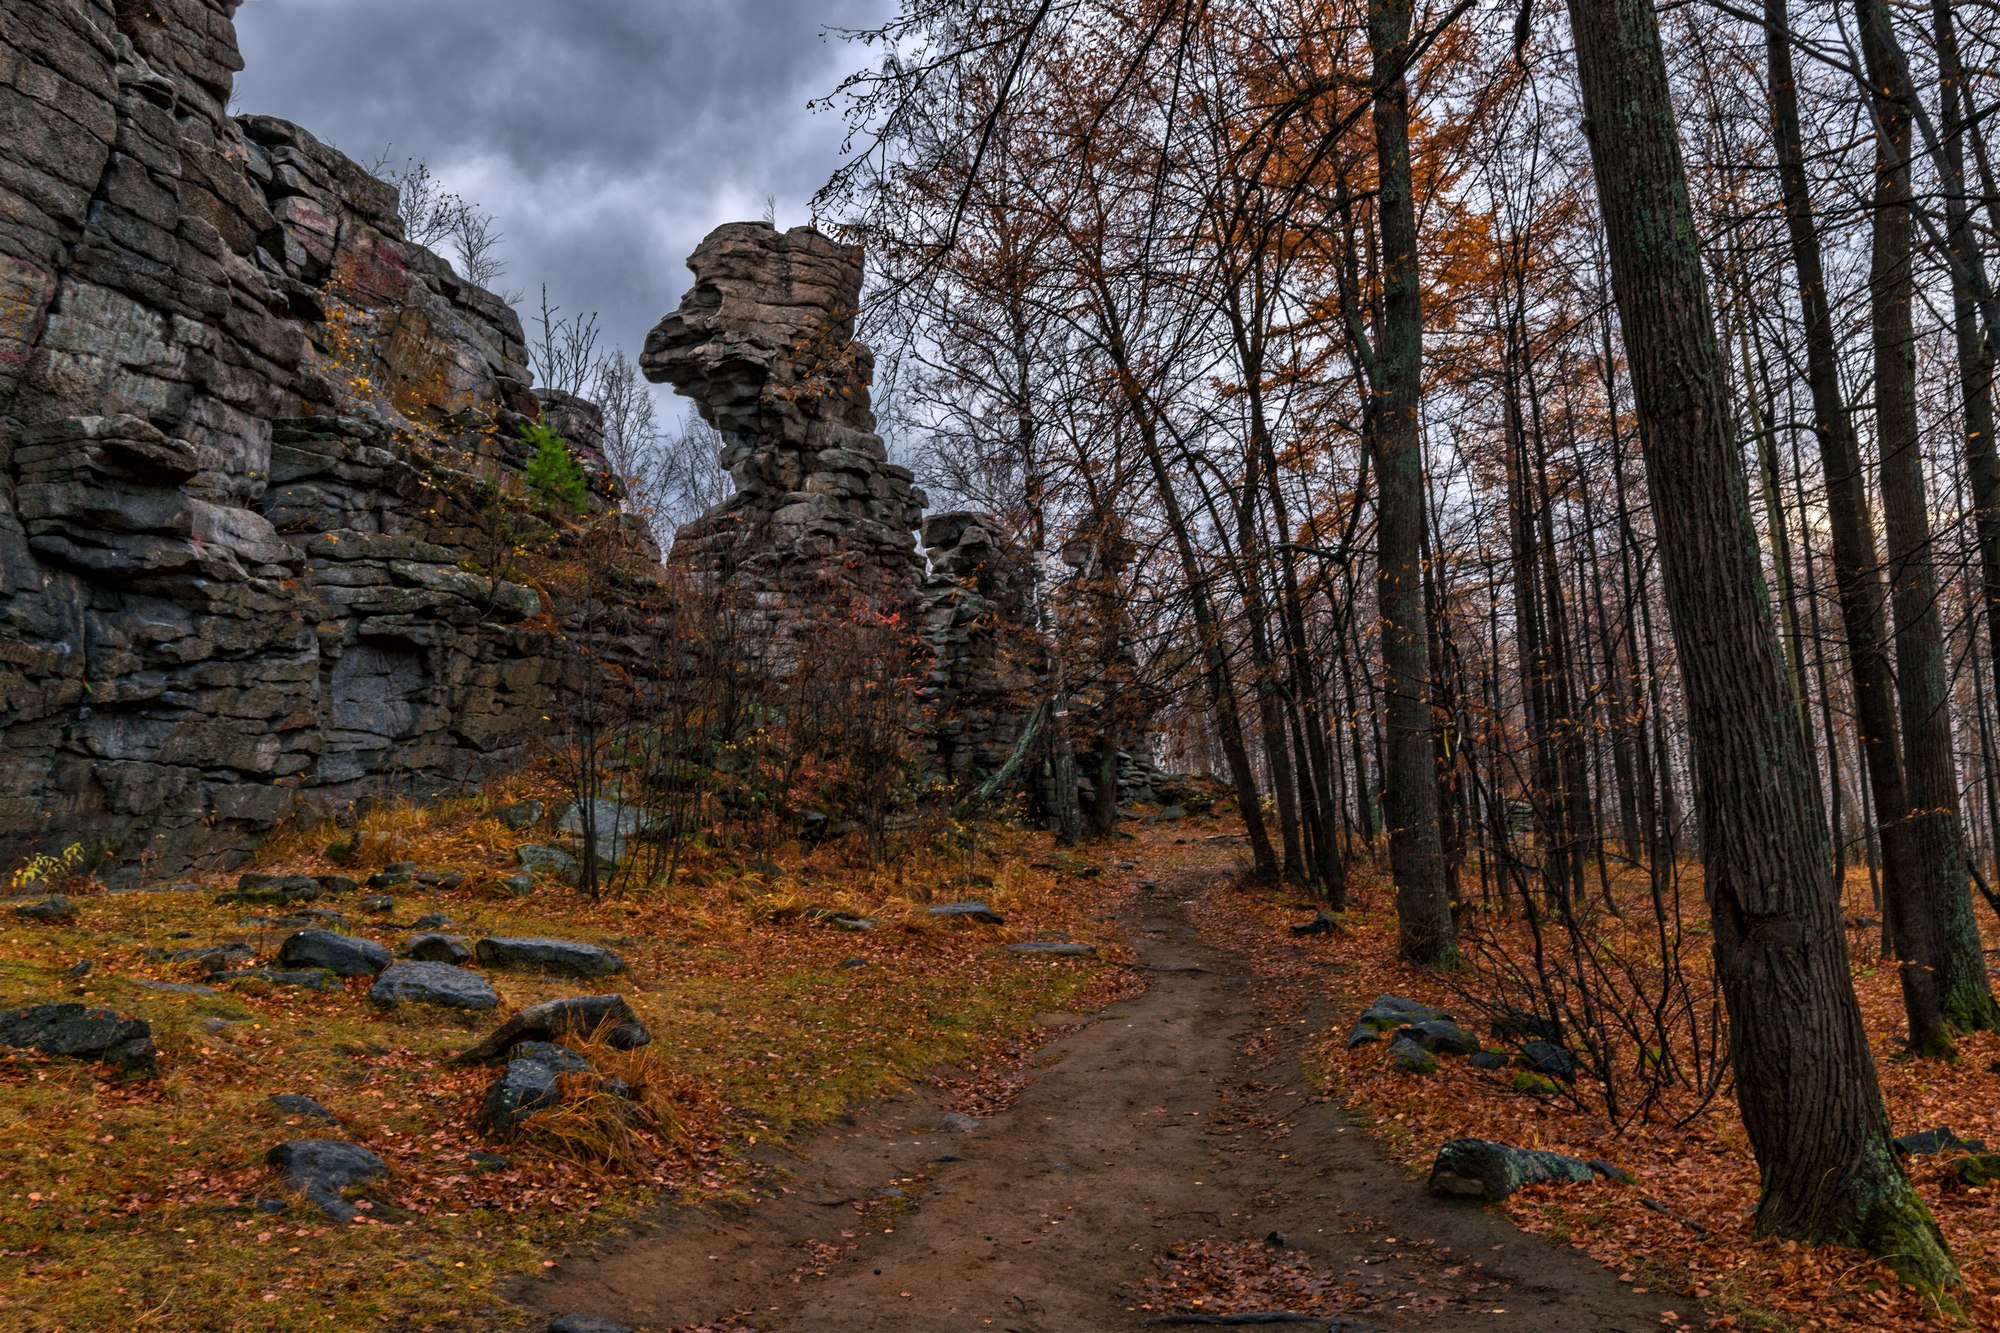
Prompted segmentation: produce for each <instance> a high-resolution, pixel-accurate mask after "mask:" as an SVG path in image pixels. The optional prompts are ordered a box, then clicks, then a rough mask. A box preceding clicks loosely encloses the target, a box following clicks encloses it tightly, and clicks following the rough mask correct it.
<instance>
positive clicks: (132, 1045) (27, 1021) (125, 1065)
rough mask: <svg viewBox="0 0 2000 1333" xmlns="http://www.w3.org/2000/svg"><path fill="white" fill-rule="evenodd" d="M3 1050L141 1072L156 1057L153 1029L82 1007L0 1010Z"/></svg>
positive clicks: (134, 1020)
mask: <svg viewBox="0 0 2000 1333" xmlns="http://www.w3.org/2000/svg"><path fill="white" fill-rule="evenodd" d="M0 1046H12V1047H16V1048H19V1049H25V1050H34V1051H40V1052H41V1053H42V1054H44V1055H57V1056H66V1057H69V1058H71V1059H77V1060H100V1061H103V1062H104V1063H106V1064H111V1065H117V1066H118V1067H119V1068H121V1069H124V1070H127V1071H130V1072H140V1071H144V1070H148V1069H151V1068H152V1066H153V1060H154V1057H155V1054H156V1052H155V1050H154V1047H153V1026H152V1024H150V1023H148V1022H147V1021H146V1020H145V1019H143V1018H126V1017H123V1016H121V1015H119V1014H115V1013H112V1012H111V1011H110V1010H109V1009H88V1008H85V1007H84V1006H83V1005H80V1004H36V1005H29V1006H28V1007H26V1008H22V1009H4V1010H0Z"/></svg>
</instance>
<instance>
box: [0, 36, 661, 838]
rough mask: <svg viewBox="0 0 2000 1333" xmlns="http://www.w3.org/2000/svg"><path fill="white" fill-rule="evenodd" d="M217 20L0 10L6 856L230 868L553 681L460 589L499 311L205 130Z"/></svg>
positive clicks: (516, 389) (499, 619)
mask: <svg viewBox="0 0 2000 1333" xmlns="http://www.w3.org/2000/svg"><path fill="white" fill-rule="evenodd" d="M236 7H237V0H154V3H150V4H147V5H128V4H123V3H114V2H113V0H50V2H49V3H41V4H35V5H26V6H9V7H8V8H7V9H6V10H5V11H4V13H0V57H4V59H5V70H6V75H5V77H4V78H0V108H4V116H5V123H6V124H7V125H8V126H9V131H8V134H7V135H6V136H5V138H4V141H0V193H4V195H5V197H6V199H7V201H8V207H7V208H6V209H5V210H0V491H3V492H4V494H5V496H6V501H7V502H6V503H5V504H0V858H4V857H15V856H18V855H20V854H22V853H24V852H26V851H28V850H31V849H33V848H36V847H45V846H48V845H50V844H51V843H53V842H58V841H59V842H62V843H64V844H65V845H66V844H67V843H68V842H71V841H79V842H83V843H85V844H86V845H88V846H89V847H90V848H91V849H92V850H93V851H96V850H98V849H100V848H101V849H103V850H104V851H105V852H106V853H108V860H109V862H110V863H111V864H112V865H113V866H114V867H123V868H124V869H125V870H127V871H130V870H133V869H137V868H140V867H150V868H152V869H155V870H162V871H172V870H175V869H179V868H181V867H185V866H190V865H207V866H210V867H214V866H226V865H229V864H232V863H233V862H234V861H235V860H237V859H238V858H240V857H241V855H242V854H243V853H244V851H245V850H246V849H247V847H248V846H249V845H251V844H252V843H253V842H254V840H255V839H256V837H257V836H258V835H259V834H261V833H262V832H263V831H264V830H266V829H268V828H269V827H271V826H272V825H273V824H274V823H275V822H276V821H277V820H279V819H280V818H282V817H283V816H284V815H285V814H286V813H287V812H288V811H289V810H291V809H292V808H293V806H294V805H295V803H296V802H297V801H298V800H299V799H300V797H301V795H302V794H304V793H312V792H317V793H323V794H325V795H326V796H328V797H329V798H333V799H344V798H346V797H350V796H352V795H355V794H358V793H360V792H363V791H376V790H383V789H388V790H405V791H412V792H416V793H419V794H422V793H425V792H428V791H434V790H443V789H445V788H446V787H447V786H455V785H456V784H458V783H460V782H462V781H466V780H470V779H474V778H477V777H478V776H479V775H481V774H482V773H484V772H487V771H490V770H493V769H495V768H498V767H501V766H505V765H507V764H510V763H513V762H516V761H517V760H518V758H519V757H520V756H521V755H522V753H523V752H524V750H525V747H526V746H527V745H528V744H529V743H530V741H531V739H532V738H533V733H534V731H535V729H536V728H537V727H539V725H540V718H541V716H542V713H543V711H544V709H543V707H542V705H543V704H544V703H545V701H546V698H547V696H548V692H549V690H550V688H551V685H552V683H553V681H554V680H555V677H556V675H557V672H558V668H557V665H556V664H555V663H554V662H553V661H552V659H551V645H552V643H553V641H554V634H555V631H556V630H557V629H558V626H557V624H556V623H555V618H554V617H553V616H552V615H551V609H552V608H550V607H547V606H545V605H544V601H543V598H542V597H541V595H540V594H539V593H538V592H537V590H536V589H535V588H534V587H532V586H527V584H526V583H524V582H515V581H511V580H510V579H508V578H507V577H505V576H502V577H493V576H490V575H489V574H487V573H483V572H478V571H479V570H480V569H482V568H489V569H490V568H493V567H495V566H496V565H498V564H499V563H500V561H499V560H498V558H497V557H498V555H499V554H500V553H502V552H504V551H506V550H507V549H508V548H509V545H510V543H511V541H512V540H513V539H515V538H517V537H518V535H519V534H518V531H515V530H511V529H510V528H509V526H508V522H507V520H508V518H509V516H508V514H507V512H506V510H505V507H504V506H502V505H500V504H498V503H496V495H497V494H498V491H499V489H500V483H501V482H502V481H503V480H504V478H505V475H506V473H507V471H508V470H509V469H518V468H519V467H520V466H522V465H523V463H524V462H525V456H526V451H525V448H524V446H522V445H521V443H520V440H519V427H520V425H521V424H522V423H524V422H525V421H527V420H530V419H532V418H533V417H534V416H535V415H537V414H538V413H539V411H540V405H539V403H538V400H537V399H536V397H535V395H534V394H533V393H532V391H531V390H530V388H529V374H528V371H527V369H526V365H525V362H526V352H525V346H524V342H523V338H522V331H521V325H520V321H519V319H518V318H517V317H516V316H515V314H514V312H513V311H512V310H510V309H509V308H508V307H507V305H506V304H505V303H504V302H503V301H501V300H500V299H499V298H498V297H496V296H494V295H493V294H491V293H490V292H486V291H483V290H481V289H480V288H478V287H476V286H474V285H472V284H470V283H467V282H465V281H463V280H462V279H460V278H459V277H458V276H457V275H456V274H455V273H454V272H453V271H452V269H451V268H450V266H449V265H448V264H446V263H445V262H444V261H443V260H442V259H439V258H438V257H437V256H435V255H433V254H431V253H430V252H428V251H426V250H424V249H423V248H422V247H420V246H417V245H414V244H412V243H410V242H409V241H408V240H407V239H406V237H405V236H404V232H403V226H402V222H401V220H400V219H399V217H398V216H397V211H396V195H395V191H394V189H393V188H392V187H390V186H389V185H387V184H385V183H384V182H382V181H380V180H377V179H376V178H375V177H373V176H371V175H370V174H369V173H368V172H367V171H365V170H363V169H362V168H361V167H360V166H358V165H357V164H355V163H354V162H352V161H350V160H348V159H347V158H345V157H344V156H342V155H341V154H339V153H338V152H336V151H334V150H333V149H331V148H329V147H327V146H326V145H324V144H322V143H320V142H319V141H318V140H316V139H314V138H313V136H312V135H310V134H309V133H307V132H306V131H304V130H302V129H300V128H298V127H296V126H293V125H290V124H287V123H285V122H283V121H279V120H275V119H272V118H269V117H262V116H247V117H231V116H230V115H229V114H228V113H227V111H226V110H225V108H226V106H227V102H228V98H229V90H230V82H231V76H232V74H233V72H234V71H235V70H237V69H239V68H240V67H241V60H240V58H239V56H238V54H237V50H236V43H235V34H234V29H233V25H232V21H231V20H232V16H233V14H234V12H235V9H236ZM559 406H560V407H561V408H562V409H563V410H564V412H565V413H566V414H567V415H566V417H565V419H566V420H567V419H568V418H569V417H575V418H577V422H576V423H575V425H576V433H577V434H578V436H579V440H580V443H581V444H582V445H583V446H584V448H583V449H582V450H581V452H582V454H583V461H584V462H585V465H586V469H587V470H592V471H594V472H595V473H596V474H597V475H599V476H600V477H601V476H602V475H603V472H604V469H603V468H602V466H601V460H597V459H595V458H594V455H593V453H592V451H591V449H590V448H589V445H590V440H589V437H588V430H587V426H588V421H587V420H586V418H588V416H589V415H590V414H589V411H588V405H587V404H572V403H564V404H560V405H559ZM607 521H608V520H607ZM619 537H620V540H621V542H622V544H623V546H624V548H625V549H626V550H628V551H629V552H630V553H631V555H632V558H633V560H634V562H635V564H636V565H637V566H638V567H640V568H642V569H643V568H644V567H646V566H647V565H649V564H652V563H656V562H657V551H656V550H654V549H652V548H651V544H650V539H649V538H646V537H645V536H644V535H643V534H642V533H641V532H640V531H639V530H638V528H637V527H636V525H633V526H629V527H625V528H624V529H623V530H622V531H621V532H620V533H619Z"/></svg>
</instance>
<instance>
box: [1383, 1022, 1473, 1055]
mask: <svg viewBox="0 0 2000 1333" xmlns="http://www.w3.org/2000/svg"><path fill="white" fill-rule="evenodd" d="M1396 1040H1398V1041H1413V1042H1415V1043H1416V1044H1417V1045H1419V1046H1421V1047H1423V1048H1424V1049H1425V1050H1427V1051H1430V1052H1431V1053H1433V1054H1435V1055H1471V1054H1473V1053H1474V1052H1476V1051H1477V1050H1478V1049H1479V1038H1477V1037H1475V1036H1473V1035H1472V1034H1471V1033H1470V1032H1467V1031H1466V1030H1465V1029H1464V1028H1462V1027H1460V1026H1459V1025H1458V1024H1456V1023H1454V1022H1452V1021H1451V1020H1450V1019H1448V1018H1433V1019H1430V1020H1428V1021H1426V1022H1422V1023H1412V1024H1410V1025H1409V1026H1408V1027H1403V1028H1397V1029H1396Z"/></svg>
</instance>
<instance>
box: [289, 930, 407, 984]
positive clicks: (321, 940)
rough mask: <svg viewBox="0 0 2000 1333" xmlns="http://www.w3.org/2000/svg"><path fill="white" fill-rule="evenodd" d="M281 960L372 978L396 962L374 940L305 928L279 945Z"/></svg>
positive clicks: (291, 965) (301, 965)
mask: <svg viewBox="0 0 2000 1333" xmlns="http://www.w3.org/2000/svg"><path fill="white" fill-rule="evenodd" d="M278 961H279V962H281V963H283V964H285V965H286V966H287V967H292V968H324V969H325V970H326V971H328V972H331V973H333V974H334V975H335V976H341V977H370V976H373V975H375V974H376V973H377V972H380V971H381V970H382V969H383V968H385V967H387V966H389V964H390V963H391V962H393V961H394V959H392V958H391V957H390V956H389V951H388V950H387V949H385V948H383V947H382V946H381V945H379V944H377V943H376V942H375V941H373V940H364V939H357V938H355V937H354V936H352V935H336V934H335V933H334V932H332V931H330V930H302V931H300V932H299V933H298V934H296V935H293V936H291V937H290V938H289V939H287V940H286V941H285V942H284V943H283V944H281V945H279V946H278Z"/></svg>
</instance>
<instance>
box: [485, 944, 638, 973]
mask: <svg viewBox="0 0 2000 1333" xmlns="http://www.w3.org/2000/svg"><path fill="white" fill-rule="evenodd" d="M473 953H474V955H475V956H477V957H478V959H479V962H480V965H481V966H482V967H493V968H499V969H500V970H502V971H506V972H553V973H555V974H556V975H557V976H564V977H608V976H612V975H614V974H616V973H619V972H623V971H624V970H625V960H624V959H622V958H620V957H619V956H618V955H617V954H615V953H613V952H612V951H611V950H609V949H606V948H603V947H601V946H599V945H595V944H579V943H577V942H576V941H574V940H551V939H542V938H539V937H526V938H518V939H517V938H509V937H505V936H498V937H489V938H487V939H483V940H481V941H479V943H477V944H475V945H474V946H473Z"/></svg>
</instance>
